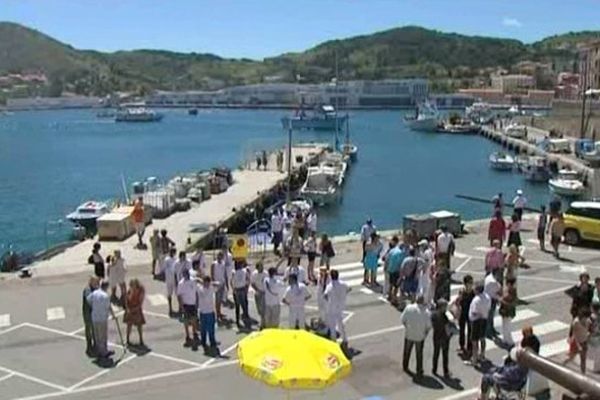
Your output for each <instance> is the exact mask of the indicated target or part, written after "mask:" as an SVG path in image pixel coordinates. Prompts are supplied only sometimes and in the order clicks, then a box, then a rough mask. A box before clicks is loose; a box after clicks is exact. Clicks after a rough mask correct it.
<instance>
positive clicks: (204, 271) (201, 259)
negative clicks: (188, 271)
mask: <svg viewBox="0 0 600 400" xmlns="http://www.w3.org/2000/svg"><path fill="white" fill-rule="evenodd" d="M192 269H194V270H196V271H198V276H201V277H204V276H206V275H208V274H209V273H210V271H208V266H207V265H206V256H205V255H204V251H203V250H202V249H201V248H199V249H197V250H196V252H195V253H194V255H193V256H192Z"/></svg>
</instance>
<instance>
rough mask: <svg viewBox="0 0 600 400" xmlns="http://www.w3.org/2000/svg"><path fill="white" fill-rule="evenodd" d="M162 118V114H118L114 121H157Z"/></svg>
mask: <svg viewBox="0 0 600 400" xmlns="http://www.w3.org/2000/svg"><path fill="white" fill-rule="evenodd" d="M162 119H163V115H162V114H154V115H118V114H117V116H116V117H115V122H159V121H161V120H162Z"/></svg>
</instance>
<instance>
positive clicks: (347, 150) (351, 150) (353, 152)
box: [336, 118, 358, 162]
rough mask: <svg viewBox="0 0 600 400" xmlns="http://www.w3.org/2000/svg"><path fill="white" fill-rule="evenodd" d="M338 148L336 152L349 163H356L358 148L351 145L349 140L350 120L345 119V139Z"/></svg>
mask: <svg viewBox="0 0 600 400" xmlns="http://www.w3.org/2000/svg"><path fill="white" fill-rule="evenodd" d="M336 141H337V136H336ZM338 147H339V149H338V150H339V151H340V152H341V153H342V154H343V155H344V156H346V158H347V159H348V160H350V161H351V162H356V160H358V146H356V145H355V144H353V143H352V141H351V140H350V118H348V119H346V137H345V139H344V143H342V144H341V145H340V146H338Z"/></svg>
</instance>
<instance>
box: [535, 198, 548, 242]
mask: <svg viewBox="0 0 600 400" xmlns="http://www.w3.org/2000/svg"><path fill="white" fill-rule="evenodd" d="M541 209H542V212H541V213H540V216H539V218H538V224H537V238H538V242H539V243H540V250H541V251H546V229H547V227H548V215H547V214H546V206H544V205H542V207H541Z"/></svg>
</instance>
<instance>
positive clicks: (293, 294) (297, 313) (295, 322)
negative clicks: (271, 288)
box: [283, 274, 310, 329]
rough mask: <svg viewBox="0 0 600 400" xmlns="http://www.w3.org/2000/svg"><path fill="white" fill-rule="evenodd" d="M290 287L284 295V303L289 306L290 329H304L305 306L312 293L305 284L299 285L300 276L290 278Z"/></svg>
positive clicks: (292, 275) (293, 275)
mask: <svg viewBox="0 0 600 400" xmlns="http://www.w3.org/2000/svg"><path fill="white" fill-rule="evenodd" d="M288 282H289V286H288V287H287V289H286V290H285V294H284V295H283V302H284V303H285V304H287V305H288V306H289V321H290V329H304V328H305V327H306V318H305V317H304V306H305V305H306V301H307V300H308V299H310V293H309V292H308V289H307V288H306V285H305V284H304V283H301V282H300V283H298V276H297V275H295V274H291V275H290V276H289V277H288Z"/></svg>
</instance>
